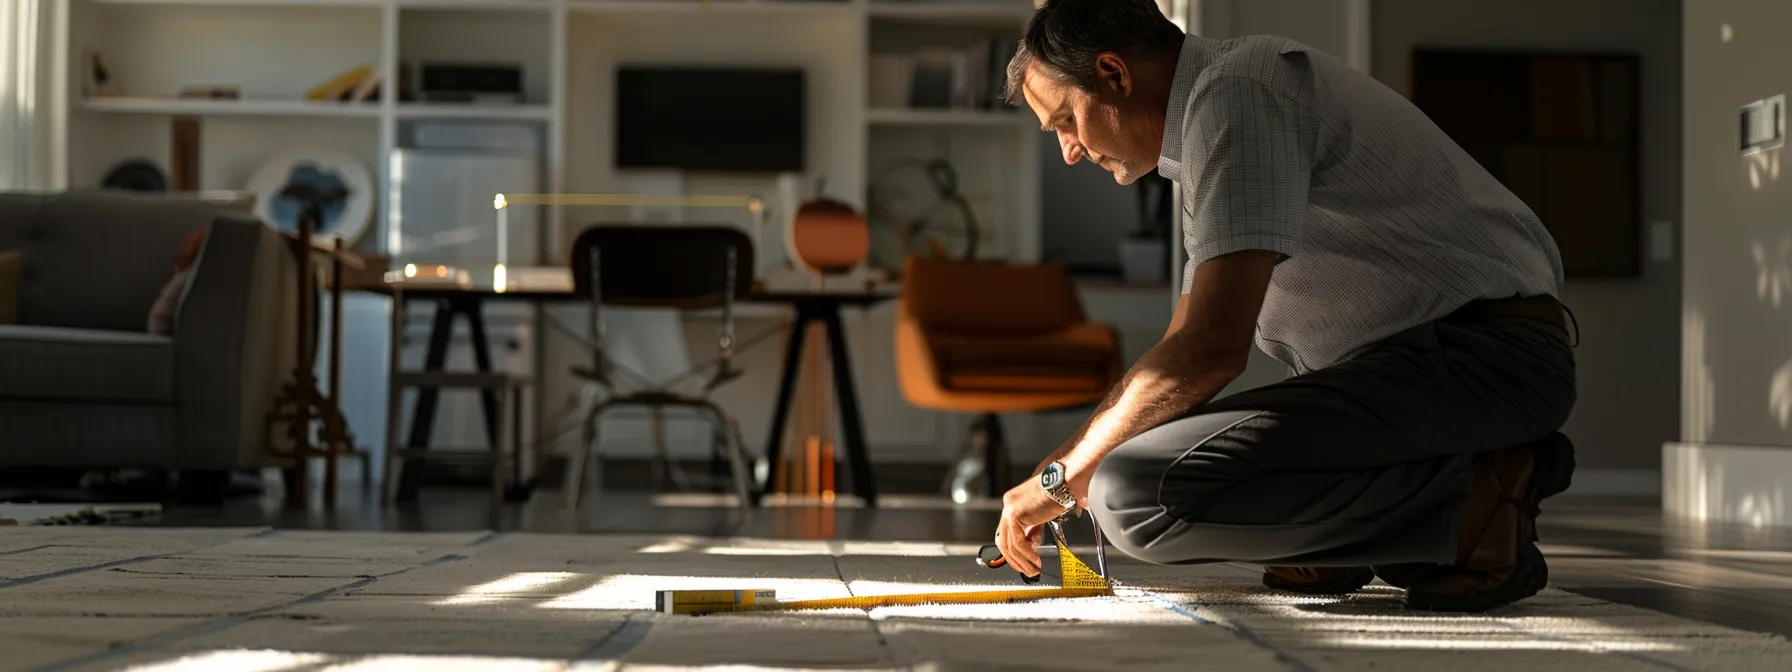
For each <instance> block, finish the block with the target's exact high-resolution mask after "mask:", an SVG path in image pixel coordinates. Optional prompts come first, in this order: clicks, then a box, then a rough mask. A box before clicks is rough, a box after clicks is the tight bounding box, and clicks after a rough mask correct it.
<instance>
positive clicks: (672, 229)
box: [566, 224, 754, 508]
mask: <svg viewBox="0 0 1792 672" xmlns="http://www.w3.org/2000/svg"><path fill="white" fill-rule="evenodd" d="M753 268H754V266H753V241H752V239H751V238H749V237H747V235H746V233H744V232H742V231H741V230H740V229H738V228H735V227H731V226H710V225H659V226H642V225H630V224H603V225H598V226H594V227H592V228H589V229H586V230H585V231H584V232H582V233H580V234H579V237H578V238H577V239H576V240H575V241H574V242H573V248H572V277H573V288H574V290H575V291H576V292H578V293H579V295H580V296H584V297H586V298H587V300H589V301H590V303H591V317H590V320H589V322H588V325H587V332H586V338H587V339H588V343H589V346H590V348H591V366H590V367H589V368H575V369H573V374H574V375H577V376H579V377H580V378H582V379H584V380H587V381H591V382H593V383H596V384H597V385H599V386H600V387H602V388H603V389H604V391H605V393H606V395H607V396H606V397H604V398H602V399H600V400H598V401H597V403H595V404H593V405H592V407H591V410H590V412H589V413H588V414H587V415H586V416H585V426H584V436H583V439H584V440H583V443H582V444H581V445H580V447H579V451H578V452H577V453H575V454H574V455H573V456H572V460H571V464H570V465H569V469H568V473H567V478H566V503H567V506H569V507H574V508H576V507H577V506H578V504H579V497H580V496H581V494H582V493H583V492H584V490H585V485H586V468H585V466H586V462H587V461H588V460H589V459H590V457H591V454H592V453H595V452H597V439H598V422H599V420H600V416H602V415H603V414H604V412H606V411H608V410H611V409H613V408H616V407H618V406H642V407H646V408H648V410H649V411H650V413H651V415H652V419H653V436H654V441H655V443H656V444H657V448H658V449H659V451H660V459H667V458H668V451H667V449H666V445H665V442H664V432H663V431H661V428H662V424H661V423H662V415H661V413H662V411H663V409H665V408H668V407H682V408H689V409H694V410H697V411H699V412H707V413H708V415H710V416H711V417H713V419H714V421H715V422H716V423H717V425H718V429H719V430H721V431H720V433H721V434H722V435H723V443H724V444H725V446H726V451H727V458H728V461H729V470H730V472H731V477H732V480H733V482H734V490H735V494H736V495H737V496H738V497H740V500H741V506H742V507H743V508H746V507H751V506H752V505H753V497H752V487H751V484H750V483H749V481H748V475H747V467H746V465H747V457H746V454H745V448H744V447H743V445H742V441H741V434H740V423H739V422H738V421H737V420H736V419H735V418H734V416H733V415H732V414H730V413H728V411H727V410H725V409H723V408H722V407H721V406H720V405H717V404H716V403H715V402H714V401H713V400H711V399H710V398H709V394H710V393H712V392H714V391H715V389H716V388H718V387H720V386H722V385H723V384H725V383H727V382H728V381H731V380H733V379H735V378H737V377H739V376H740V371H739V370H738V369H736V368H735V367H734V358H733V355H734V305H735V303H736V302H738V301H739V300H740V299H742V298H744V297H745V296H746V295H747V294H748V292H750V291H752V286H753ZM606 305H609V306H626V307H660V308H676V309H679V310H712V309H717V308H719V309H721V313H722V314H721V322H722V324H721V337H720V338H718V339H717V343H716V346H717V348H718V349H719V350H720V357H719V361H718V363H717V364H716V365H715V371H714V372H713V373H712V374H710V376H709V379H708V380H707V381H706V382H705V383H704V385H703V388H702V391H701V392H700V393H695V394H693V393H689V392H679V391H675V390H673V389H671V388H672V387H673V386H672V385H668V384H666V383H665V382H661V383H652V382H648V381H643V380H638V378H639V377H638V376H635V378H637V380H636V381H635V382H636V383H638V384H639V385H640V387H639V389H633V390H626V391H625V390H623V389H622V387H623V386H622V382H623V381H622V379H623V378H624V377H629V376H625V375H623V373H624V372H623V371H622V370H621V369H620V368H619V367H618V366H617V365H616V363H615V362H614V361H613V360H611V359H610V357H609V354H608V352H607V351H606V350H605V347H604V328H603V307H604V306H606ZM683 378H688V375H687V376H684V377H680V378H675V379H673V380H674V381H678V380H681V379H683ZM599 457H600V458H601V456H599ZM598 482H600V483H601V478H600V479H598ZM656 485H657V479H656Z"/></svg>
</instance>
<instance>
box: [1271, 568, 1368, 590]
mask: <svg viewBox="0 0 1792 672" xmlns="http://www.w3.org/2000/svg"><path fill="white" fill-rule="evenodd" d="M1374 580H1375V572H1372V571H1369V568H1367V567H1288V566H1274V567H1264V568H1263V585H1265V586H1269V587H1270V588H1274V589H1276V590H1286V591H1289V592H1293V593H1302V594H1305V595H1349V594H1351V593H1354V592H1356V591H1358V590H1361V589H1362V588H1363V586H1366V585H1369V582H1370V581H1374Z"/></svg>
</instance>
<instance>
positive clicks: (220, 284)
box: [0, 191, 297, 470]
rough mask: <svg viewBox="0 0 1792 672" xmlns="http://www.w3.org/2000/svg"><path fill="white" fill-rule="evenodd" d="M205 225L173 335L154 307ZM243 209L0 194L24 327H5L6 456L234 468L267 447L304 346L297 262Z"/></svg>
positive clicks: (24, 460)
mask: <svg viewBox="0 0 1792 672" xmlns="http://www.w3.org/2000/svg"><path fill="white" fill-rule="evenodd" d="M196 229H206V230H208V233H207V234H206V237H205V242H204V246H203V248H202V250H201V252H200V254H199V257H198V261H197V263H196V264H195V265H194V266H193V269H192V271H191V272H190V273H189V274H188V276H187V282H186V288H185V289H184V291H183V294H182V295H181V298H180V299H179V303H178V304H177V306H176V309H175V312H174V331H173V333H172V334H171V335H163V334H154V333H150V332H149V327H148V319H149V313H150V309H151V306H152V304H153V303H154V302H155V300H156V297H157V295H158V294H159V293H160V291H161V289H162V287H163V286H164V285H165V284H167V283H168V280H169V278H170V277H171V276H172V275H173V272H174V259H175V256H176V254H177V253H178V252H179V250H180V248H181V245H182V243H183V242H184V241H185V240H186V238H187V236H188V235H189V234H190V233H191V232H193V231H194V230H196ZM282 241H283V239H282V237H281V236H280V235H279V233H278V232H276V231H274V230H273V229H271V228H269V227H268V226H266V225H265V224H263V223H261V222H260V221H259V220H257V219H255V218H254V217H253V216H252V215H250V214H248V213H246V212H241V211H233V210H230V209H228V208H226V207H225V206H222V205H218V204H211V203H206V202H201V201H197V200H192V199H184V198H168V197H161V196H152V195H137V194H129V193H124V192H112V191H89V192H68V193H53V194H20V193H0V251H20V252H21V253H22V255H23V258H22V271H21V273H20V277H19V285H20V287H19V292H18V317H17V322H18V323H17V324H12V325H0V468H6V467H87V468H127V467H142V468H162V469H181V470H235V469H244V468H255V467H261V466H265V465H268V464H272V463H275V462H274V461H272V460H270V459H268V457H267V454H266V452H267V446H268V445H269V441H268V439H269V437H268V436H267V435H268V432H267V428H268V420H267V418H268V413H269V411H270V409H271V408H272V406H273V402H274V398H275V395H276V394H277V393H278V389H279V387H280V386H281V385H282V384H284V383H285V382H286V381H288V380H290V378H291V374H292V365H293V362H294V361H296V358H297V353H296V347H295V341H294V338H293V336H292V332H293V329H292V325H293V319H294V318H293V317H292V313H293V311H292V310H291V308H292V306H293V305H295V301H296V298H294V297H293V296H292V295H293V290H292V288H293V286H294V284H293V283H294V282H295V281H296V280H295V278H296V274H295V273H294V269H295V268H296V264H295V263H294V261H293V260H292V257H291V254H290V253H289V252H288V251H287V248H286V246H285V244H284V243H283V242H282Z"/></svg>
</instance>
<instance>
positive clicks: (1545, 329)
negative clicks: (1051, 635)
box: [996, 0, 1575, 611]
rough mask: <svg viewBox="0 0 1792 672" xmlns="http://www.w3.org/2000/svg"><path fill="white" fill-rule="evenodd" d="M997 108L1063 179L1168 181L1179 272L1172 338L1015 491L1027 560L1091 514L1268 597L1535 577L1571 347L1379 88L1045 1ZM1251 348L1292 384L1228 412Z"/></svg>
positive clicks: (1413, 111)
mask: <svg viewBox="0 0 1792 672" xmlns="http://www.w3.org/2000/svg"><path fill="white" fill-rule="evenodd" d="M1008 95H1009V96H1010V99H1011V100H1012V101H1013V102H1014V103H1015V104H1025V105H1026V106H1027V107H1029V108H1031V109H1032V111H1033V113H1034V114H1036V115H1037V116H1038V117H1039V120H1040V121H1041V123H1042V124H1043V126H1044V128H1045V129H1047V130H1049V131H1051V132H1054V133H1056V134H1057V136H1058V140H1059V143H1060V144H1061V145H1062V147H1063V152H1064V161H1065V162H1066V163H1070V164H1075V163H1076V162H1078V161H1080V160H1084V159H1087V160H1089V161H1092V162H1094V163H1096V164H1098V165H1100V166H1101V167H1102V168H1105V169H1107V170H1108V171H1110V172H1112V173H1113V174H1114V178H1115V180H1116V181H1118V182H1120V183H1121V184H1128V183H1131V182H1132V181H1134V180H1136V179H1138V178H1139V177H1140V176H1141V175H1144V174H1146V173H1147V172H1148V171H1152V170H1157V171H1160V172H1161V173H1162V174H1163V175H1164V176H1166V177H1168V178H1171V179H1173V180H1175V181H1176V182H1177V183H1178V185H1179V186H1180V187H1181V190H1182V194H1183V199H1184V205H1183V212H1182V222H1183V224H1182V225H1183V231H1184V241H1185V245H1186V247H1187V251H1188V257H1189V259H1188V266H1187V268H1186V269H1185V270H1184V272H1183V290H1182V291H1183V293H1182V299H1181V301H1180V303H1178V305H1177V307H1176V311H1175V315H1174V317H1173V318H1172V320H1171V323H1170V328H1169V331H1168V332H1167V333H1165V335H1164V337H1163V340H1162V341H1160V342H1159V343H1157V344H1156V345H1155V346H1153V347H1152V348H1151V350H1150V351H1149V352H1147V353H1146V354H1145V355H1144V356H1143V357H1141V358H1140V359H1139V360H1138V362H1137V363H1136V364H1135V365H1134V367H1133V368H1132V370H1131V371H1129V372H1128V373H1127V374H1126V376H1125V377H1124V378H1123V379H1122V380H1121V382H1120V383H1119V384H1118V385H1117V386H1116V387H1115V389H1114V390H1113V391H1112V393H1110V395H1109V396H1108V398H1107V399H1106V401H1104V402H1103V403H1102V404H1101V405H1100V406H1099V407H1098V408H1097V410H1096V411H1095V413H1094V414H1093V415H1092V416H1091V417H1090V418H1089V420H1088V422H1087V423H1085V424H1084V426H1083V427H1082V429H1081V430H1079V431H1078V433H1077V435H1076V436H1074V437H1072V438H1071V439H1070V441H1068V442H1067V443H1065V444H1064V445H1063V446H1062V447H1061V448H1059V449H1058V450H1056V451H1054V452H1053V453H1052V454H1051V455H1050V456H1049V457H1047V458H1046V460H1045V462H1044V463H1043V464H1041V465H1040V467H1039V470H1038V471H1036V472H1035V477H1034V478H1031V479H1028V480H1026V481H1025V482H1023V483H1021V484H1019V485H1018V486H1016V487H1015V488H1014V489H1013V490H1011V491H1009V492H1008V493H1007V494H1006V495H1005V496H1004V504H1005V506H1004V511H1003V514H1002V520H1001V523H1000V525H999V527H998V529H997V532H996V543H997V544H998V545H1000V546H1001V548H1002V550H1003V551H1004V553H1005V554H1006V555H1007V556H1008V557H1009V558H1010V561H1011V564H1013V565H1014V567H1015V569H1017V570H1019V571H1022V572H1027V573H1033V572H1037V571H1038V554H1037V550H1036V546H1035V543H1036V542H1037V540H1038V539H1039V528H1040V526H1041V524H1043V523H1045V522H1048V521H1050V520H1052V519H1054V518H1057V517H1059V516H1061V515H1065V514H1066V512H1067V509H1070V508H1073V507H1082V508H1086V509H1087V510H1088V513H1089V514H1091V515H1094V516H1095V517H1096V519H1097V520H1098V521H1099V522H1100V523H1101V525H1102V527H1103V528H1104V530H1105V531H1106V533H1107V537H1108V540H1109V542H1110V543H1112V544H1113V545H1115V546H1116V547H1118V548H1119V549H1120V550H1122V551H1124V552H1126V553H1128V554H1130V555H1132V556H1134V557H1137V558H1140V559H1143V560H1147V561H1150V562H1155V563H1163V564H1185V563H1202V562H1218V561H1229V562H1249V563H1255V564H1260V565H1263V566H1264V567H1265V570H1266V571H1265V574H1264V582H1265V583H1266V584H1268V585H1270V586H1272V587H1275V588H1279V589H1284V590H1291V591H1300V592H1304V593H1311V594H1328V595H1338V594H1345V593H1349V592H1352V591H1355V590H1357V589H1359V588H1361V587H1362V586H1363V585H1364V584H1366V583H1368V582H1369V581H1371V580H1372V579H1374V578H1375V577H1377V576H1379V577H1381V578H1382V579H1383V580H1384V581H1386V582H1388V583H1390V584H1393V585H1395V586H1399V587H1402V588H1404V589H1405V590H1406V595H1407V602H1408V604H1409V606H1411V607H1414V608H1419V609H1433V610H1448V611H1480V610H1485V609H1490V608H1494V607H1498V606H1502V605H1506V604H1510V603H1512V602H1515V601H1517V600H1521V599H1524V598H1526V597H1529V596H1531V595H1534V594H1535V593H1536V592H1537V591H1538V590H1539V589H1541V588H1542V587H1543V585H1544V583H1545V582H1546V581H1547V579H1548V568H1547V567H1546V565H1545V564H1544V558H1543V556H1542V554H1541V553H1540V552H1539V551H1538V549H1537V546H1536V543H1535V542H1536V540H1537V537H1536V532H1535V525H1536V516H1537V512H1538V504H1539V502H1541V501H1542V500H1543V499H1544V498H1546V497H1549V496H1551V495H1554V494H1556V493H1559V492H1561V491H1562V490H1563V489H1565V488H1566V487H1567V486H1568V482H1569V477H1570V475H1571V472H1572V471H1573V468H1574V458H1573V449H1572V446H1571V444H1570V443H1569V442H1568V440H1567V439H1566V438H1565V437H1563V436H1562V435H1561V434H1560V433H1559V432H1558V430H1559V429H1560V428H1561V427H1562V425H1563V423H1564V422H1565V421H1566V419H1567V417H1568V413H1569V410H1570V409H1571V408H1572V407H1573V405H1574V400H1575V377H1574V356H1573V352H1572V350H1571V349H1570V348H1571V346H1570V343H1569V338H1568V330H1567V320H1566V319H1564V314H1563V313H1564V311H1563V308H1562V306H1561V304H1560V303H1559V302H1558V300H1557V297H1559V295H1560V292H1561V289H1562V265H1561V259H1560V256H1559V253H1558V251H1557V248H1556V245H1555V242H1554V241H1553V240H1552V239H1551V237H1550V235H1549V233H1548V232H1547V231H1546V230H1545V229H1544V228H1543V226H1542V224H1541V223H1539V221H1538V219H1537V217H1536V215H1535V214H1533V213H1532V211H1531V210H1530V209H1529V208H1528V207H1526V205H1525V204H1524V203H1523V202H1522V201H1520V200H1519V199H1518V198H1517V197H1516V196H1514V195H1513V194H1512V193H1511V192H1510V191H1508V190H1507V189H1506V188H1504V187H1503V186H1502V185H1501V184H1500V183H1499V182H1498V181H1497V180H1496V179H1495V178H1494V177H1493V176H1492V175H1490V174H1489V173H1488V172H1487V171H1485V170H1483V169H1482V168H1481V166H1480V165H1478V164H1477V163H1476V162H1475V160H1474V159H1472V158H1470V157H1469V155H1468V154H1467V153H1466V152H1464V151H1463V150H1462V149H1461V148H1460V147H1458V146H1457V145H1456V144H1455V143H1453V142H1452V141H1451V140H1450V139H1449V138H1448V137H1447V136H1446V135H1445V134H1444V133H1443V132H1442V131H1441V130H1439V129H1438V128H1437V126H1435V125H1434V124H1432V122H1431V121H1430V120H1429V119H1427V118H1426V117H1425V115H1424V114H1423V113H1422V112H1420V111H1419V110H1418V109H1417V108H1415V107H1414V106H1413V105H1412V104H1411V103H1409V102H1408V101H1407V100H1406V99H1404V98H1402V97H1401V96H1399V95H1398V94H1396V93H1395V92H1393V91H1392V90H1390V89H1388V88H1387V87H1385V86H1383V85H1381V84H1380V83H1379V82H1377V81H1375V80H1374V79H1372V78H1370V77H1369V76H1367V75H1365V74H1363V73H1361V72H1359V71H1357V70H1355V69H1352V68H1351V67H1349V66H1348V65H1346V64H1344V63H1342V62H1340V61H1338V60H1337V59H1334V58H1332V57H1330V56H1327V55H1326V54H1324V53H1321V52H1318V51H1316V50H1314V49H1312V48H1309V47H1307V46H1305V45H1303V44H1300V43H1297V42H1295V41H1292V40H1288V39H1282V38H1276V37H1262V36H1258V37H1245V38H1239V39H1234V40H1225V41H1218V40H1209V39H1204V38H1201V37H1199V36H1195V35H1185V34H1184V33H1183V32H1182V31H1181V30H1180V29H1178V28H1177V27H1176V26H1175V24H1173V23H1171V22H1170V21H1168V20H1167V19H1165V18H1164V16H1163V15H1162V13H1161V12H1160V11H1159V10H1158V8H1157V5H1156V3H1155V2H1153V1H1152V0H1049V1H1048V2H1046V3H1044V5H1043V6H1042V7H1041V8H1040V9H1039V10H1038V12H1037V13H1036V15H1035V16H1034V18H1033V20H1032V22H1031V24H1030V25H1029V26H1028V28H1027V34H1026V38H1025V40H1024V42H1023V48H1022V49H1021V51H1020V53H1019V54H1018V55H1017V56H1016V57H1015V58H1014V60H1013V62H1012V63H1011V64H1010V65H1009V68H1008ZM1253 340H1254V342H1255V344H1256V345H1257V346H1258V347H1261V348H1262V349H1263V350H1264V351H1265V352H1267V353H1269V354H1270V355H1271V356H1273V357H1275V358H1276V359H1277V360H1280V361H1281V362H1283V363H1285V364H1287V365H1288V366H1289V367H1290V369H1291V370H1292V373H1293V374H1294V375H1292V376H1291V377H1289V378H1287V379H1286V380H1283V381H1281V382H1277V383H1274V384H1271V385H1266V386H1264V387H1261V388H1257V389H1253V390H1247V391H1244V392H1240V393H1238V394H1234V395H1231V396H1227V397H1225V398H1222V399H1217V400H1216V399H1215V398H1214V397H1215V396H1216V395H1217V393H1218V392H1219V391H1220V390H1221V389H1222V388H1224V387H1226V385H1227V384H1228V383H1230V382H1231V381H1233V380H1234V379H1235V378H1237V377H1238V375H1239V374H1240V373H1241V372H1243V371H1244V368H1245V363H1246V360H1247V359H1248V356H1249V353H1250V350H1251V347H1252V344H1253ZM1047 471H1050V472H1052V473H1051V474H1050V476H1052V478H1040V476H1041V475H1043V474H1044V472H1047ZM1059 481H1061V482H1062V485H1060V486H1057V487H1050V488H1048V487H1044V486H1042V482H1043V483H1058V482H1059Z"/></svg>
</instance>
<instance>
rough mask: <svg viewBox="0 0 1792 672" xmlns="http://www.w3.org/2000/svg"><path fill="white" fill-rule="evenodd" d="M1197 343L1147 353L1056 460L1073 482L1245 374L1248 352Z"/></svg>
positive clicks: (1166, 344)
mask: <svg viewBox="0 0 1792 672" xmlns="http://www.w3.org/2000/svg"><path fill="white" fill-rule="evenodd" d="M1194 340H1195V339H1194V338H1193V337H1192V336H1188V335H1172V336H1169V337H1167V338H1165V339H1164V340H1161V341H1158V343H1157V345H1154V346H1152V348H1151V349H1150V350H1148V351H1146V352H1145V354H1144V356H1142V357H1140V358H1139V361H1138V362H1137V363H1135V364H1133V367H1132V369H1131V370H1130V371H1128V372H1127V373H1126V375H1125V376H1124V377H1123V378H1121V379H1120V383H1119V384H1117V385H1115V386H1114V388H1113V390H1111V391H1109V392H1108V396H1107V398H1106V399H1104V400H1103V401H1102V402H1101V404H1100V405H1099V406H1097V407H1096V409H1095V412H1094V413H1092V414H1090V416H1089V419H1088V421H1086V422H1084V423H1083V426H1082V428H1081V429H1079V430H1078V431H1077V433H1076V435H1075V436H1074V437H1072V439H1071V440H1070V441H1069V442H1066V443H1065V444H1064V446H1063V447H1061V448H1059V449H1058V450H1057V451H1054V454H1053V456H1052V459H1057V460H1061V461H1063V462H1064V464H1065V466H1066V467H1067V470H1068V471H1069V473H1070V475H1071V477H1072V478H1081V477H1086V476H1087V474H1088V472H1089V471H1091V470H1092V469H1094V467H1095V465H1097V464H1100V463H1101V460H1102V458H1105V457H1107V455H1108V453H1110V452H1113V450H1114V449H1115V448H1118V447H1119V446H1120V444H1122V443H1125V442H1126V441H1127V440H1128V439H1131V438H1133V437H1135V436H1138V435H1140V434H1143V433H1145V432H1146V431H1147V430H1150V429H1151V428H1153V427H1156V426H1158V425H1161V424H1164V423H1166V422H1169V421H1171V420H1175V419H1177V418H1180V417H1182V416H1185V415H1187V414H1188V413H1189V412H1190V411H1193V410H1195V408H1196V407H1199V406H1200V405H1201V404H1204V403H1207V401H1208V400H1209V399H1212V398H1213V397H1214V395H1216V394H1219V391H1220V390H1222V389H1225V387H1226V385H1227V384H1229V383H1231V382H1232V381H1233V380H1234V379H1236V378H1237V377H1238V375H1239V374H1240V373H1242V372H1243V370H1244V364H1245V361H1246V358H1247V357H1248V356H1249V352H1248V351H1246V352H1243V353H1240V352H1236V351H1232V350H1221V349H1218V348H1211V347H1202V345H1201V344H1200V343H1197V342H1194ZM1047 461H1048V462H1049V461H1050V460H1047Z"/></svg>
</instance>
